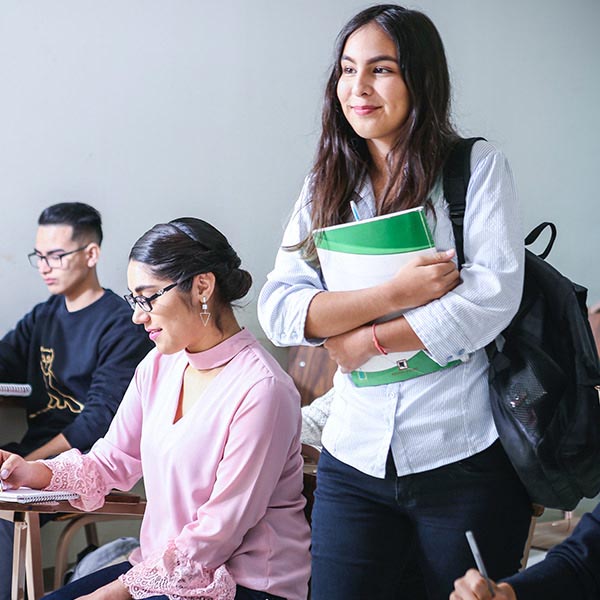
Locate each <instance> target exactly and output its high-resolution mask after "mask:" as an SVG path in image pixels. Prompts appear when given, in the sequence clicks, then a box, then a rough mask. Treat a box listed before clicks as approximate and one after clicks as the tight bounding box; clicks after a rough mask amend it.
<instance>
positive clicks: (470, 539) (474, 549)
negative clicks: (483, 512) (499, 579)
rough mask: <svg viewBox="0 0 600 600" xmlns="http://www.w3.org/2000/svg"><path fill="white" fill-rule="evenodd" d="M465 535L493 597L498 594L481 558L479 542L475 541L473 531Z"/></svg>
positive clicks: (466, 532)
mask: <svg viewBox="0 0 600 600" xmlns="http://www.w3.org/2000/svg"><path fill="white" fill-rule="evenodd" d="M465 535H466V536H467V542H469V547H470V548H471V553H472V554H473V558H474V559H475V564H476V565H477V569H478V570H479V572H480V573H481V575H482V576H483V578H484V579H485V580H486V582H487V585H488V590H489V591H490V595H491V596H492V598H494V597H495V596H496V594H495V593H494V589H493V588H492V583H491V581H490V578H489V577H488V574H487V570H486V568H485V565H484V564H483V559H482V558H481V553H480V552H479V547H478V546H477V542H476V541H475V536H474V535H473V532H472V531H465Z"/></svg>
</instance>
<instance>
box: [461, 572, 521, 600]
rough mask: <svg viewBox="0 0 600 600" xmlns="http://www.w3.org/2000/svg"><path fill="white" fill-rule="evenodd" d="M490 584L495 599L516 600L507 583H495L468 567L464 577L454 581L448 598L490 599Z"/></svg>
mask: <svg viewBox="0 0 600 600" xmlns="http://www.w3.org/2000/svg"><path fill="white" fill-rule="evenodd" d="M490 585H491V588H492V590H493V593H494V596H493V598H494V599H495V600H517V596H516V594H515V591H514V590H513V588H512V587H511V586H510V585H508V583H499V584H496V583H494V582H493V581H491V580H490V579H486V578H485V577H483V575H482V574H481V573H480V572H479V571H477V570H475V569H469V570H468V571H467V572H466V574H465V575H464V577H461V578H460V579H457V580H456V581H455V582H454V591H453V592H452V593H451V594H450V600H492V594H491V592H490Z"/></svg>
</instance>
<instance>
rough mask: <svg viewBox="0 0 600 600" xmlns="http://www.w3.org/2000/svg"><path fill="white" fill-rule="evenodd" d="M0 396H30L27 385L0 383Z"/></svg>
mask: <svg viewBox="0 0 600 600" xmlns="http://www.w3.org/2000/svg"><path fill="white" fill-rule="evenodd" d="M0 396H31V386H30V385H29V384H28V383H0Z"/></svg>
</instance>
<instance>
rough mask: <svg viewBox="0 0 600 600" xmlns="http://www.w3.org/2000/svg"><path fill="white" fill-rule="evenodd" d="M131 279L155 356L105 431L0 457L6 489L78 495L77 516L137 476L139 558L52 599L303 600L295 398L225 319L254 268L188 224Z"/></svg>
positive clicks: (135, 265)
mask: <svg viewBox="0 0 600 600" xmlns="http://www.w3.org/2000/svg"><path fill="white" fill-rule="evenodd" d="M127 280H128V285H129V289H130V290H131V293H129V294H127V295H126V296H125V298H126V299H127V301H128V302H129V304H130V305H131V307H132V308H133V309H134V313H133V321H134V322H135V323H141V324H143V325H144V328H145V329H146V331H147V332H148V335H149V336H150V339H151V340H152V341H153V342H154V343H155V344H156V349H155V350H153V351H152V352H150V353H149V354H148V356H147V357H146V358H145V359H144V360H143V361H142V362H141V363H140V365H139V366H138V368H137V370H136V373H135V376H134V378H133V380H132V382H131V384H130V386H129V389H128V390H127V392H126V394H125V397H124V399H123V401H122V403H121V406H120V408H119V410H118V412H117V414H116V415H115V418H114V421H113V422H112V424H111V427H110V429H109V431H108V433H107V434H106V436H105V437H104V438H103V439H100V440H99V441H98V442H97V443H96V444H95V445H94V447H93V448H92V450H91V451H90V453H89V454H87V455H81V454H80V453H79V452H78V451H77V450H71V451H69V452H66V453H64V454H62V455H59V456H58V457H57V458H55V459H53V460H49V461H44V462H26V461H24V459H22V458H20V457H18V456H16V455H11V454H8V453H6V452H0V477H2V479H3V481H4V483H5V484H6V485H9V486H12V487H16V486H20V485H27V486H30V487H34V488H47V489H52V490H58V489H71V490H75V491H77V492H79V494H80V496H81V497H80V499H79V500H77V501H73V502H72V504H73V505H74V506H77V507H78V508H83V509H84V510H94V509H95V508H98V507H99V506H102V504H103V501H104V496H105V494H107V493H108V492H109V491H110V490H111V489H112V488H113V487H116V488H119V489H122V490H128V489H131V487H132V486H133V485H134V484H135V483H136V482H137V481H138V480H139V479H140V478H141V477H142V476H143V478H144V486H145V490H146V495H147V501H148V504H147V508H146V513H145V515H144V520H143V522H142V529H141V535H140V544H141V546H140V549H141V552H139V553H137V551H136V553H134V555H132V557H131V558H130V562H125V563H122V564H119V565H117V566H115V567H109V568H107V569H104V570H102V571H99V572H97V573H94V574H92V575H89V576H88V577H86V578H82V579H80V580H77V581H75V582H73V583H72V584H70V585H68V586H66V587H65V588H62V589H60V590H58V591H57V592H54V593H53V594H52V596H49V598H52V599H53V600H66V599H71V598H77V597H79V596H82V595H83V594H90V597H91V598H94V599H96V600H128V599H129V598H148V597H152V596H168V597H170V598H180V599H190V600H191V599H194V598H203V599H205V598H218V599H219V600H233V599H234V598H235V600H281V599H282V598H284V599H287V600H305V598H306V593H307V589H308V588H307V585H308V577H309V570H310V565H309V563H310V556H309V552H308V547H309V542H310V539H309V538H310V531H309V528H308V524H307V522H306V519H305V517H304V512H303V508H304V504H305V501H304V498H303V497H302V495H301V493H302V465H303V462H302V457H301V455H300V401H299V396H298V392H297V391H296V389H295V387H294V384H293V382H292V380H291V379H290V378H289V377H288V376H287V375H286V374H285V373H284V372H283V371H282V370H281V368H280V367H279V365H278V364H277V362H276V361H275V360H274V359H273V358H272V357H271V356H270V355H269V354H268V353H267V352H266V351H265V350H264V349H263V348H261V346H260V345H259V344H258V342H257V341H256V339H255V338H254V336H253V335H252V334H251V333H250V332H249V331H247V330H246V329H241V328H240V326H239V324H238V322H237V320H236V318H235V315H234V313H233V310H232V304H231V303H232V302H234V301H236V300H238V299H240V298H242V297H243V296H245V295H246V293H247V292H248V290H249V288H250V285H251V282H252V279H251V277H250V274H249V273H248V272H247V271H244V270H243V269H240V259H239V258H238V256H237V254H236V253H235V251H234V250H233V248H232V247H231V246H230V245H229V243H228V241H227V239H226V238H225V237H224V236H223V235H222V234H221V233H220V232H219V231H217V230H216V229H215V228H214V227H212V226H211V225H209V224H208V223H206V222H204V221H201V220H199V219H192V218H184V219H177V220H175V221H171V222H170V223H166V224H161V225H155V226H154V227H153V228H152V229H150V231H148V232H147V233H145V234H144V235H143V236H142V237H141V238H140V239H139V240H138V241H137V242H136V243H135V245H134V246H133V249H132V250H131V253H130V256H129V266H128V269H127Z"/></svg>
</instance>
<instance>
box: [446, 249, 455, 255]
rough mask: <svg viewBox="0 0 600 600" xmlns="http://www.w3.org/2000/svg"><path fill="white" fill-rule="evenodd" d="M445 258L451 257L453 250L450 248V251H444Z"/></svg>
mask: <svg viewBox="0 0 600 600" xmlns="http://www.w3.org/2000/svg"><path fill="white" fill-rule="evenodd" d="M445 254H446V256H453V255H454V248H450V250H446V253H445Z"/></svg>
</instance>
